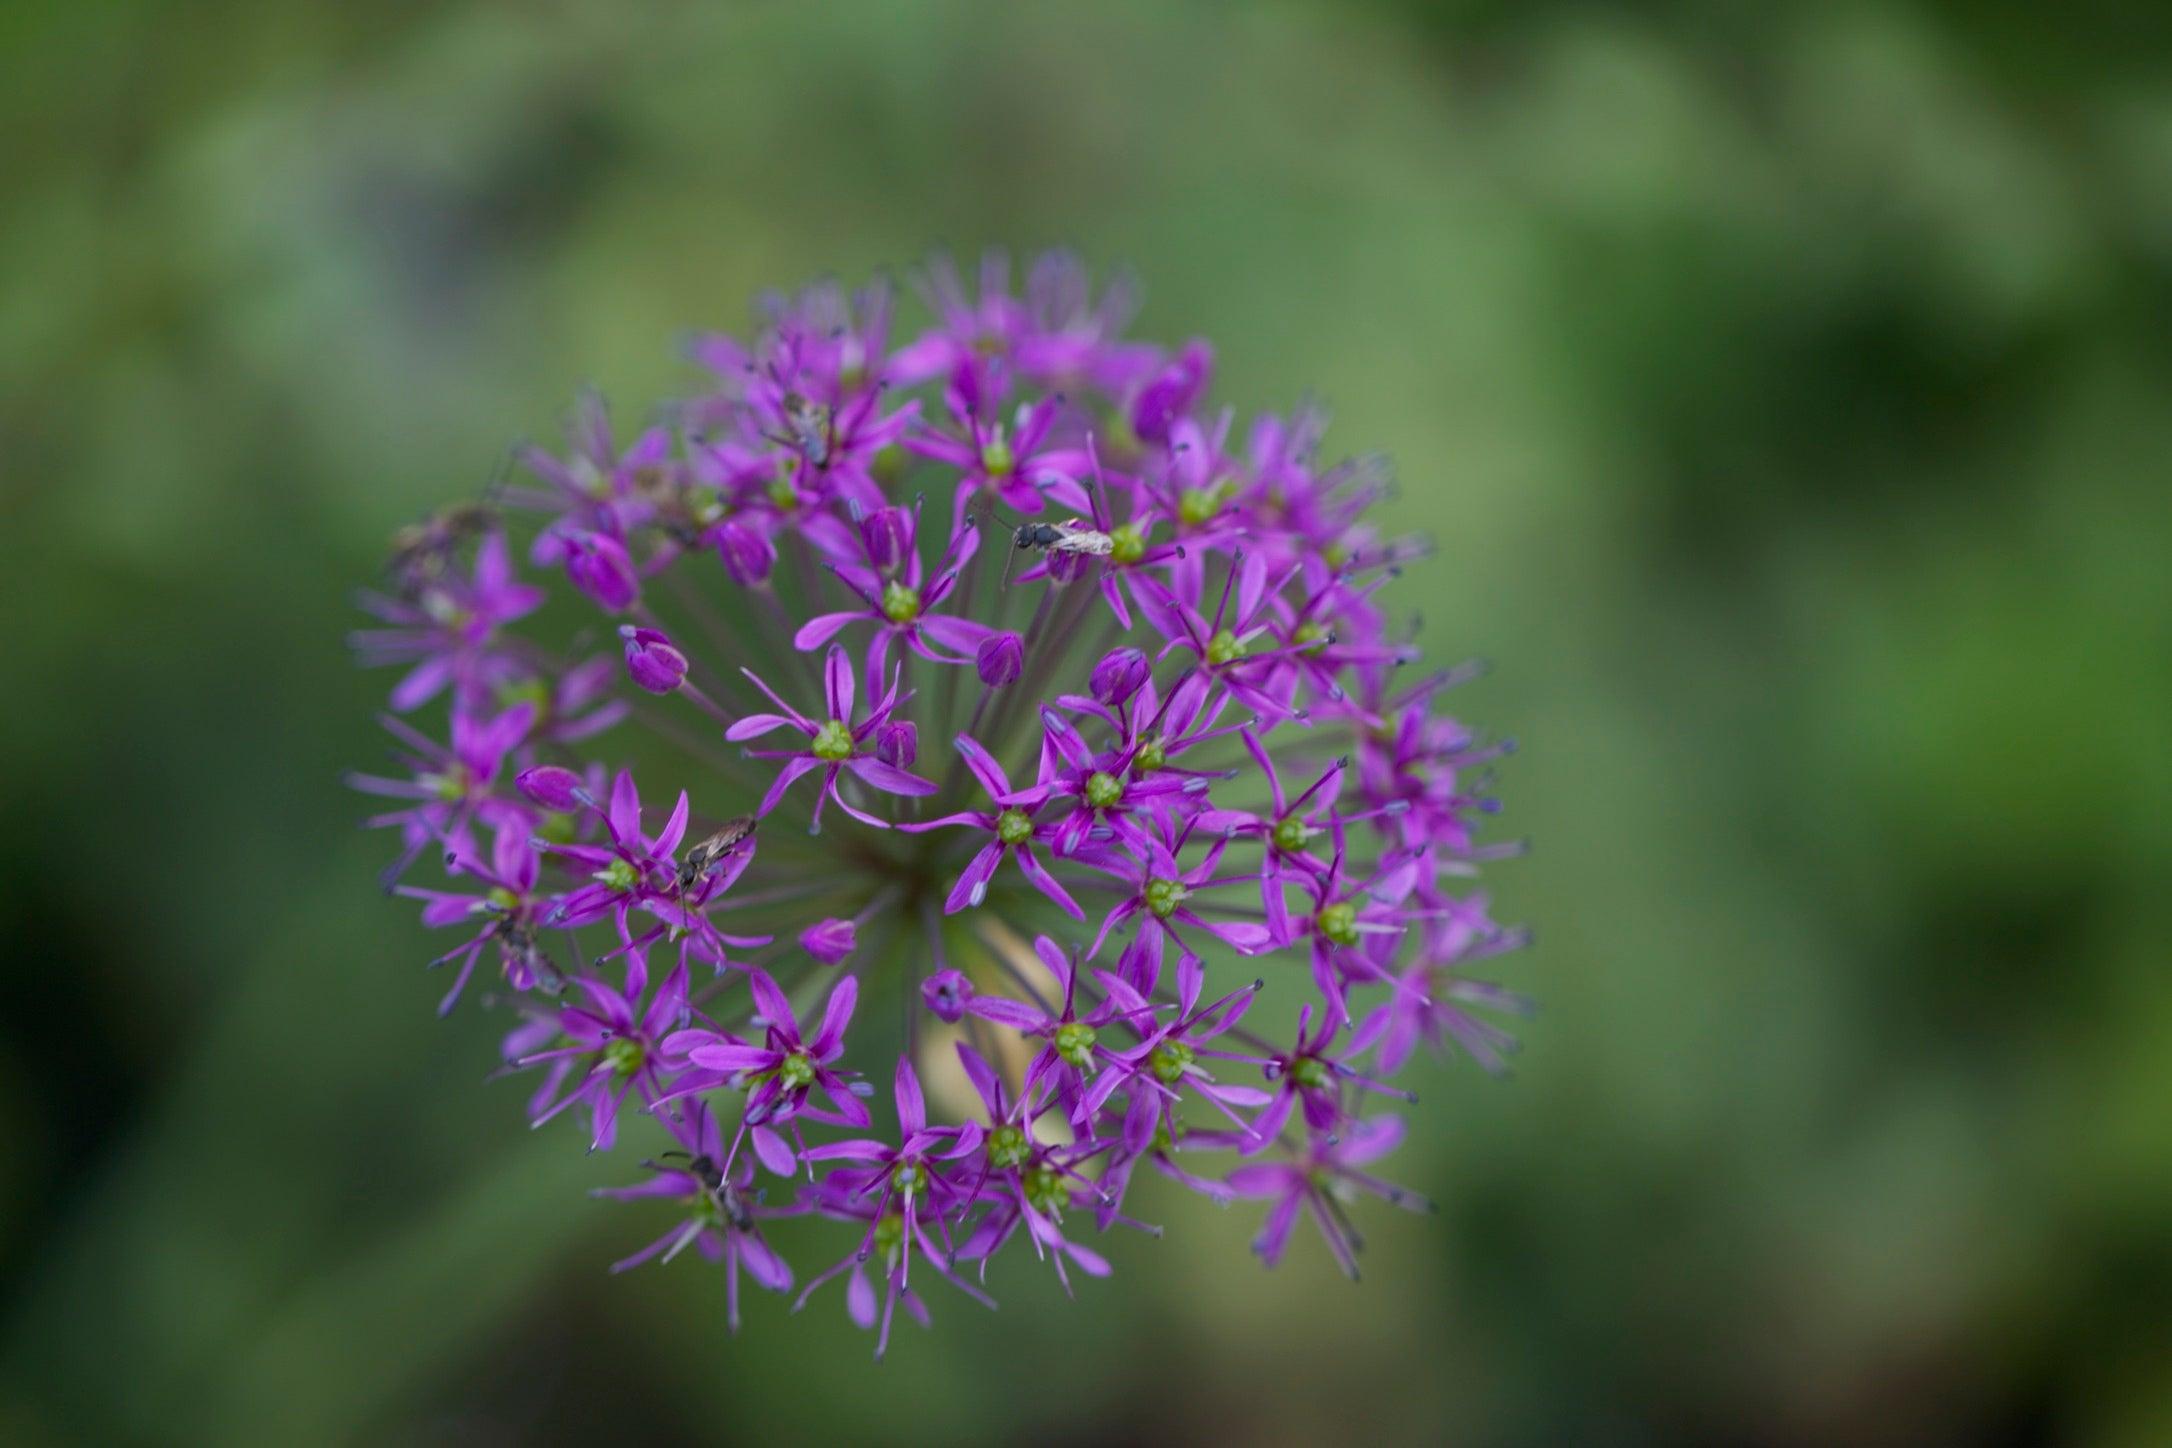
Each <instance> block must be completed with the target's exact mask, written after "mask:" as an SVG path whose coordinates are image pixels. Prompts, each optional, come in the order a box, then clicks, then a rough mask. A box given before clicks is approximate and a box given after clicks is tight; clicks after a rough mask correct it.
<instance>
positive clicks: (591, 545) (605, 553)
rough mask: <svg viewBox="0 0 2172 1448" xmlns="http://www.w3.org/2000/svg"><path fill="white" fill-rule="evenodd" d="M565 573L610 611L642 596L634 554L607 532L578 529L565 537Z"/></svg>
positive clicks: (617, 610)
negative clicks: (635, 570)
mask: <svg viewBox="0 0 2172 1448" xmlns="http://www.w3.org/2000/svg"><path fill="white" fill-rule="evenodd" d="M566 576H567V577H568V578H570V579H572V580H573V586H574V587H575V588H578V589H579V590H581V592H583V593H585V594H587V595H588V596H589V597H590V598H592V599H594V600H595V601H596V602H597V604H598V605H600V606H601V607H602V608H604V609H605V610H607V611H608V612H611V613H617V612H619V611H620V610H621V609H623V608H625V607H626V606H627V605H628V604H630V603H632V602H633V601H634V600H635V599H636V598H638V597H640V596H641V578H640V575H639V574H637V573H635V572H634V565H633V558H632V557H631V556H630V555H629V554H628V553H627V552H626V545H625V544H623V543H621V542H619V541H618V540H617V539H616V538H613V537H612V536H611V535H610V534H608V533H578V534H575V535H574V536H573V537H571V538H569V539H567V540H566Z"/></svg>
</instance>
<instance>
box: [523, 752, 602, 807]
mask: <svg viewBox="0 0 2172 1448" xmlns="http://www.w3.org/2000/svg"><path fill="white" fill-rule="evenodd" d="M517 783H518V784H519V785H520V792H521V793H522V794H524V795H526V796H528V798H529V800H531V801H532V802H533V803H535V804H538V805H540V806H542V807H543V808H544V809H547V810H553V811H556V812H558V813H561V814H562V813H564V812H565V811H566V810H569V809H572V808H573V807H574V806H575V805H577V804H579V803H580V802H581V796H582V795H584V794H586V793H587V792H588V791H587V788H586V786H584V785H583V784H582V783H581V777H580V776H579V775H578V774H575V773H574V772H573V771H572V770H570V769H560V768H559V767H558V766H557V765H555V764H539V765H537V766H536V767H535V768H533V769H523V770H522V771H521V772H520V775H519V778H518V780H517Z"/></svg>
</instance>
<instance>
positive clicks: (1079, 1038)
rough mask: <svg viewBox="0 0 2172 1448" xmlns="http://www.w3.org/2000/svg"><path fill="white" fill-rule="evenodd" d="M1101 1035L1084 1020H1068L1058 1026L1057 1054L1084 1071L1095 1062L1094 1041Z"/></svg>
mask: <svg viewBox="0 0 2172 1448" xmlns="http://www.w3.org/2000/svg"><path fill="white" fill-rule="evenodd" d="M1098 1039H1099V1037H1098V1035H1097V1034H1096V1033H1095V1031H1094V1028H1093V1027H1092V1026H1089V1025H1087V1024H1086V1023H1085V1022H1084V1021H1066V1022H1065V1023H1064V1024H1062V1025H1060V1026H1058V1027H1056V1054H1057V1055H1058V1056H1061V1057H1062V1058H1063V1059H1064V1060H1065V1061H1067V1062H1069V1063H1070V1064H1071V1065H1073V1066H1076V1067H1077V1068H1078V1069H1079V1070H1081V1071H1083V1070H1085V1069H1086V1067H1087V1066H1088V1065H1090V1064H1092V1062H1093V1058H1094V1042H1095V1041H1096V1040H1098Z"/></svg>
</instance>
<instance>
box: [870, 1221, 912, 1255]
mask: <svg viewBox="0 0 2172 1448" xmlns="http://www.w3.org/2000/svg"><path fill="white" fill-rule="evenodd" d="M904 1245H905V1214H904V1213H902V1212H886V1213H884V1214H883V1218H882V1220H881V1221H879V1222H877V1223H876V1224H875V1255H876V1256H877V1257H878V1258H880V1259H881V1260H882V1261H883V1262H885V1263H889V1262H895V1261H896V1260H897V1254H898V1251H899V1249H901V1248H902V1247H904Z"/></svg>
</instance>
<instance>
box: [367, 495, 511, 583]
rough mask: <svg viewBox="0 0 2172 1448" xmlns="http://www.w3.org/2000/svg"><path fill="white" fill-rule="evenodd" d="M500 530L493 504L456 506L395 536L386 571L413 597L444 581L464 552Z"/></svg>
mask: <svg viewBox="0 0 2172 1448" xmlns="http://www.w3.org/2000/svg"><path fill="white" fill-rule="evenodd" d="M497 526H498V510H497V509H496V508H493V507H491V506H490V504H488V503H455V504H453V505H452V506H451V507H449V508H445V509H442V510H441V511H439V512H437V513H434V514H432V515H431V516H430V517H428V518H426V519H424V520H423V521H422V522H420V523H410V524H408V525H407V526H406V527H405V528H402V529H400V530H399V531H398V532H397V533H394V534H393V535H392V556H391V557H390V558H389V559H387V560H386V563H385V567H386V569H387V571H389V572H390V573H392V574H393V575H394V576H395V577H396V578H398V579H399V581H400V586H401V588H402V589H403V590H405V591H406V592H407V593H408V594H410V595H413V594H415V593H417V592H419V591H421V590H422V589H423V588H425V587H426V586H428V585H430V584H432V583H436V582H437V581H438V580H440V579H441V578H443V577H444V576H445V570H446V568H447V567H449V566H450V565H451V564H452V563H453V562H454V561H455V560H456V559H457V558H458V557H459V555H460V550H461V549H462V548H464V547H466V546H467V545H468V544H469V543H471V542H473V541H474V540H475V539H477V538H480V537H482V536H483V535H484V534H485V533H488V532H489V531H490V530H491V529H493V528H495V527H497Z"/></svg>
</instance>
